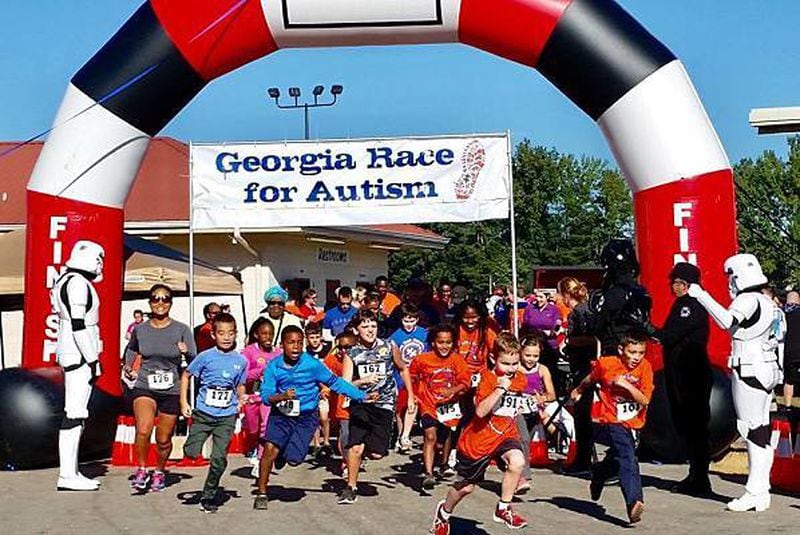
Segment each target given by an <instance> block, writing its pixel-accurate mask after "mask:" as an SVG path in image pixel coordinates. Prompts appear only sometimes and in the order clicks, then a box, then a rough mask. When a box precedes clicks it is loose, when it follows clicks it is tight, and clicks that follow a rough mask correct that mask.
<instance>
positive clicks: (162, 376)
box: [147, 371, 175, 390]
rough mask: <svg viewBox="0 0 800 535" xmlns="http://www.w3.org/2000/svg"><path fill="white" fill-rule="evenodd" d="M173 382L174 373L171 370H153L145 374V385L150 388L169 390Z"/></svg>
mask: <svg viewBox="0 0 800 535" xmlns="http://www.w3.org/2000/svg"><path fill="white" fill-rule="evenodd" d="M174 384H175V374H173V373H172V372H164V371H160V372H155V373H151V374H149V375H148V376H147V386H148V387H149V388H150V390H169V389H170V388H172V386H173V385H174Z"/></svg>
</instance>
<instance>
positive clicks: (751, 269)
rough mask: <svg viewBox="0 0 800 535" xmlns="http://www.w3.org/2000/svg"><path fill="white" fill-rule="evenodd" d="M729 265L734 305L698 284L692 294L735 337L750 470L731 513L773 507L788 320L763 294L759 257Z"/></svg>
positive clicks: (740, 422) (737, 398)
mask: <svg viewBox="0 0 800 535" xmlns="http://www.w3.org/2000/svg"><path fill="white" fill-rule="evenodd" d="M724 267H725V273H726V274H727V276H728V286H729V289H730V293H731V297H732V298H733V302H732V303H731V305H730V307H729V308H727V309H726V308H725V307H723V306H722V305H720V304H719V303H717V301H715V300H714V298H713V297H711V296H710V295H709V294H708V292H706V291H705V290H703V289H702V288H701V287H700V286H699V285H698V284H692V285H690V286H689V295H690V296H692V297H694V298H695V299H697V301H698V302H699V303H700V304H701V305H702V306H703V307H704V308H705V309H706V310H707V311H708V313H709V315H710V316H711V317H712V318H713V319H714V321H715V322H716V323H717V324H718V325H719V326H720V327H722V328H723V329H726V330H727V331H728V332H730V333H731V336H732V338H733V344H732V350H731V357H730V360H729V366H730V367H731V369H732V370H733V378H732V386H731V388H732V391H733V404H734V408H735V409H736V427H737V429H738V431H739V433H740V434H741V435H742V437H743V438H744V439H745V440H746V441H747V457H748V460H749V463H750V471H749V473H748V476H747V485H746V486H745V493H744V494H743V495H742V496H741V497H739V498H736V499H734V500H732V501H730V502H728V505H727V507H728V509H729V510H731V511H749V510H751V509H755V510H756V511H765V510H767V509H768V508H769V505H770V495H769V473H770V469H771V468H772V459H773V450H774V448H775V445H776V444H775V443H774V442H773V439H772V438H771V431H770V420H769V407H770V403H771V401H772V390H773V388H775V386H776V385H777V384H778V383H779V382H780V381H781V375H782V374H781V362H780V354H779V351H778V348H779V343H780V342H781V341H782V339H783V334H784V332H783V323H782V322H781V316H780V314H779V312H780V309H778V307H777V306H775V304H774V303H773V302H772V300H771V299H769V298H768V297H766V296H765V295H763V294H762V293H761V288H762V287H764V285H766V284H767V278H766V277H765V276H764V273H763V272H762V271H761V266H760V264H759V263H758V260H757V259H756V257H755V256H753V255H751V254H737V255H734V256H732V257H730V258H728V260H726V261H725V266H724ZM776 438H777V437H776Z"/></svg>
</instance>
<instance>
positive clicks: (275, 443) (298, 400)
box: [253, 325, 378, 510]
mask: <svg viewBox="0 0 800 535" xmlns="http://www.w3.org/2000/svg"><path fill="white" fill-rule="evenodd" d="M303 338H304V336H303V330H302V329H300V327H295V326H293V325H290V326H288V327H286V328H285V329H284V330H283V332H282V333H281V346H282V349H283V358H279V359H275V360H273V361H272V362H270V363H269V364H268V365H267V368H266V369H265V370H264V378H263V380H262V382H261V399H263V400H266V401H267V402H269V403H270V404H271V405H272V406H273V408H274V409H276V410H274V411H273V412H272V413H271V415H270V418H269V423H268V424H267V432H266V435H265V436H264V440H265V442H266V444H265V445H264V455H263V457H262V458H261V468H260V470H259V471H260V473H259V477H258V494H256V498H255V500H254V501H253V509H259V510H266V509H267V507H268V504H269V498H268V496H267V485H268V484H269V476H270V473H271V472H272V467H273V466H278V467H280V466H282V465H283V463H284V462H286V463H288V464H290V465H291V466H297V465H299V464H300V463H301V462H303V459H305V456H306V453H307V452H308V445H309V443H310V442H311V437H312V436H313V435H314V431H315V430H316V429H317V426H318V425H319V418H318V408H319V390H320V384H322V385H325V386H327V387H329V388H330V389H331V390H333V391H334V392H337V393H339V394H344V395H346V396H348V397H350V398H352V399H354V400H358V401H361V402H365V401H374V400H375V399H377V397H378V396H377V395H376V394H370V395H369V396H368V395H367V394H365V393H364V392H362V391H361V390H359V389H358V388H356V387H355V386H353V385H352V384H350V383H348V382H347V381H344V380H343V379H341V378H339V377H336V376H335V375H334V374H333V373H331V371H330V370H329V369H328V368H326V367H325V365H324V364H323V363H322V362H320V361H319V360H317V359H315V358H314V357H312V356H311V355H310V354H308V353H305V352H303ZM276 461H278V462H276Z"/></svg>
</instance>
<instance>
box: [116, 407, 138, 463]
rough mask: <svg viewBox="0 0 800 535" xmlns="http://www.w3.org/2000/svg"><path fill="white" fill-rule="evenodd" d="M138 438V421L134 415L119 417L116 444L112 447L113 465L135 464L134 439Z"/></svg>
mask: <svg viewBox="0 0 800 535" xmlns="http://www.w3.org/2000/svg"><path fill="white" fill-rule="evenodd" d="M135 438H136V422H135V420H134V419H133V416H119V417H117V431H116V434H115V436H114V445H113V446H112V447H111V466H124V467H127V466H133V465H134V451H133V450H134V446H133V443H134V439H135Z"/></svg>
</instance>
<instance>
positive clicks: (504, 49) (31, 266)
mask: <svg viewBox="0 0 800 535" xmlns="http://www.w3.org/2000/svg"><path fill="white" fill-rule="evenodd" d="M434 42H461V43H464V44H467V45H471V46H474V47H476V48H480V49H483V50H485V51H488V52H491V53H493V54H496V55H499V56H502V57H504V58H507V59H510V60H512V61H516V62H519V63H522V64H525V65H528V66H530V67H534V68H536V69H537V70H538V71H539V72H541V73H542V74H543V75H544V76H545V78H547V79H548V80H550V82H552V83H553V84H554V85H555V86H556V87H558V88H559V89H560V90H561V91H562V92H563V93H564V94H565V95H566V96H567V97H569V99H570V100H572V101H573V102H574V103H575V104H576V105H577V106H578V107H580V109H582V110H583V111H584V112H585V113H586V114H587V115H589V116H590V117H591V118H592V119H593V120H595V121H596V122H597V124H598V125H599V127H600V129H601V130H602V132H603V134H604V135H605V137H606V139H607V140H608V143H609V144H610V146H611V149H612V151H613V154H614V156H615V158H616V160H617V162H618V164H619V166H620V168H621V170H622V172H623V174H624V176H625V177H626V179H627V181H628V183H629V184H630V187H631V189H632V190H633V196H634V204H635V223H636V238H637V244H638V250H639V255H640V258H641V260H642V277H643V281H644V283H645V284H646V285H647V286H648V287H649V288H650V289H651V291H652V292H653V294H654V298H655V311H654V317H655V319H656V320H657V321H661V320H663V318H664V316H665V315H666V311H667V309H668V307H669V304H670V302H671V297H670V296H669V289H668V284H667V283H666V281H667V274H668V272H669V270H670V267H671V266H672V265H673V263H674V262H675V261H676V259H681V258H682V259H686V260H689V261H692V262H696V263H698V265H700V266H701V268H702V269H703V275H704V281H705V285H706V287H708V288H709V289H710V290H711V292H712V293H713V294H715V295H726V290H727V284H726V281H725V279H724V277H723V274H722V273H721V269H720V266H721V265H722V263H723V261H724V259H725V258H727V257H728V256H729V255H730V254H733V253H734V252H735V251H736V248H737V243H736V230H735V205H734V193H733V180H732V171H731V168H730V164H729V162H728V159H727V156H726V154H725V151H724V149H723V148H722V145H721V144H720V141H719V139H718V137H717V135H716V133H715V131H714V129H713V127H712V126H711V124H710V122H709V119H708V116H707V115H706V112H705V110H704V108H703V106H702V104H701V102H700V100H699V98H698V96H697V93H696V92H695V89H694V87H693V86H692V83H691V81H690V80H689V77H688V75H687V73H686V71H685V70H684V67H683V65H682V64H681V62H680V61H679V60H678V59H676V57H675V56H674V55H673V54H672V52H670V50H669V49H668V48H667V47H665V46H664V45H663V44H661V43H660V42H659V41H658V40H657V39H656V38H655V37H653V36H652V35H651V34H650V33H648V32H647V30H645V29H644V28H643V27H642V26H641V25H640V24H639V23H638V22H637V21H636V20H635V19H634V18H633V17H631V16H630V15H629V14H628V13H627V12H626V11H624V10H623V9H622V8H621V7H620V6H619V5H618V4H616V3H615V2H614V1H613V0H405V1H404V2H397V1H395V0H370V1H369V2H362V1H359V0H149V1H148V2H146V3H145V4H144V5H142V6H141V7H140V8H139V9H138V11H136V12H135V13H134V15H133V16H132V17H131V18H130V20H128V21H127V22H126V23H125V24H124V26H122V28H121V29H120V30H119V31H118V32H117V33H116V34H115V35H114V36H113V37H112V38H111V40H110V41H109V42H108V43H107V44H106V45H105V46H103V48H102V49H100V51H99V52H98V53H97V54H96V55H95V56H94V57H93V58H91V59H90V60H89V62H88V63H86V65H84V66H83V67H82V68H81V69H80V70H79V71H78V72H77V74H76V75H75V76H74V77H73V78H72V80H71V82H70V84H69V86H68V87H67V90H66V94H65V96H64V99H63V102H62V104H61V107H60V109H59V110H58V115H57V116H56V119H55V125H56V128H55V129H54V130H53V131H52V133H51V135H50V137H49V139H48V141H47V143H46V144H45V146H44V148H43V150H42V153H41V155H40V157H39V160H38V162H37V163H36V166H35V169H34V171H33V174H32V176H31V179H30V182H29V184H28V194H27V195H28V196H27V202H28V221H27V251H26V253H27V266H26V279H25V284H26V288H25V292H26V296H25V297H26V299H25V327H24V355H23V366H24V367H26V368H37V367H42V366H49V365H52V364H53V363H54V347H55V334H56V326H57V324H56V322H55V318H54V317H52V316H51V310H50V303H49V298H48V287H49V286H50V285H51V284H52V282H53V281H54V280H55V278H56V277H57V274H58V271H59V270H60V268H61V266H62V264H63V263H64V261H65V260H66V255H67V254H68V252H69V251H70V249H71V247H72V244H73V243H74V242H75V241H77V240H78V239H90V240H94V241H96V242H98V243H100V244H102V245H103V247H104V248H105V250H106V267H105V270H106V274H105V278H104V281H103V282H102V283H100V284H99V285H98V286H99V288H98V290H99V293H100V299H101V301H102V303H103V304H104V306H102V307H101V313H102V316H101V320H100V325H101V336H102V338H103V339H104V340H106V342H107V343H106V346H105V351H104V352H103V354H102V356H101V360H102V364H103V368H104V370H105V374H104V376H103V377H102V378H101V380H100V381H99V383H98V387H99V389H100V390H101V391H103V392H105V393H106V394H109V395H111V396H118V395H119V394H120V390H119V389H120V386H119V362H120V359H119V348H118V347H115V346H116V342H115V341H116V340H117V339H118V329H119V325H120V310H119V307H117V306H115V304H116V303H119V301H120V299H121V286H122V284H121V281H122V256H123V255H122V229H123V209H122V208H123V204H124V202H125V199H126V197H127V195H128V192H129V191H130V188H131V186H132V182H133V180H134V177H135V175H136V172H137V170H138V168H139V164H140V162H141V160H142V157H143V155H144V152H145V150H146V148H147V146H148V143H149V141H150V138H151V136H153V135H155V134H156V133H157V132H158V131H159V130H161V129H162V128H163V127H164V125H166V124H167V123H168V122H169V121H170V120H171V119H172V118H173V117H174V116H175V115H176V114H177V113H178V112H180V110H181V109H182V108H183V107H184V106H185V105H186V104H187V103H188V102H189V101H190V100H191V99H192V98H193V97H194V96H195V95H196V94H197V93H198V92H199V91H200V90H201V89H202V88H203V87H204V86H205V85H206V84H207V83H208V82H210V81H211V80H213V79H214V78H216V77H218V76H221V75H223V74H225V73H226V72H229V71H231V70H233V69H236V68H237V67H239V66H241V65H244V64H246V63H248V62H250V61H252V60H255V59H257V58H260V57H262V56H265V55H267V54H270V53H271V52H274V51H276V50H278V49H279V48H289V47H312V46H314V47H316V46H339V45H348V46H352V45H387V44H410V43H434ZM715 336H716V338H715V341H714V344H713V347H714V350H713V351H712V353H713V354H714V358H715V360H716V362H717V363H718V364H720V365H723V362H724V360H723V359H724V355H726V354H727V351H726V344H727V341H726V339H725V338H724V336H723V335H722V333H721V332H717V333H716V334H715Z"/></svg>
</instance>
